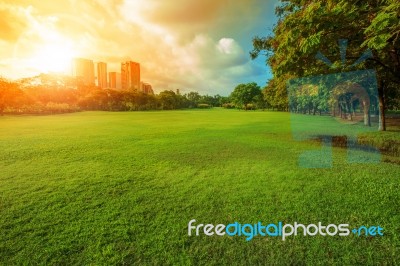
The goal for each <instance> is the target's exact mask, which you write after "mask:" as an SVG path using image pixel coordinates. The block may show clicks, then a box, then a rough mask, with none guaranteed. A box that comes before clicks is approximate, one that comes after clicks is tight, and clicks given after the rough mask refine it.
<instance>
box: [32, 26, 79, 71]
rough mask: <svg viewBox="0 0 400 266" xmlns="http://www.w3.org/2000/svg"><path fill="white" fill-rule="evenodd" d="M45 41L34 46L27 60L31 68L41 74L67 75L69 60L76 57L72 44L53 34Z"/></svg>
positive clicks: (69, 66)
mask: <svg viewBox="0 0 400 266" xmlns="http://www.w3.org/2000/svg"><path fill="white" fill-rule="evenodd" d="M46 39H47V40H45V41H44V42H41V44H38V45H36V47H35V50H34V52H33V54H32V56H31V58H30V60H29V61H30V65H31V68H33V69H36V70H37V71H40V72H41V73H49V72H56V73H64V74H66V73H69V72H70V69H71V59H72V58H73V57H75V55H76V51H75V50H74V48H73V42H72V41H71V40H70V39H68V38H66V37H64V36H62V35H60V34H59V33H53V34H52V35H51V36H47V38H46Z"/></svg>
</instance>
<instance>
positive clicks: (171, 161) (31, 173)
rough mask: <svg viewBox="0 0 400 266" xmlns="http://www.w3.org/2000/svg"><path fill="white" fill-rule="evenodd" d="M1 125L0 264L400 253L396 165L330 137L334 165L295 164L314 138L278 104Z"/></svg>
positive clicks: (384, 257) (394, 256) (394, 258)
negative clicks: (234, 226)
mask: <svg viewBox="0 0 400 266" xmlns="http://www.w3.org/2000/svg"><path fill="white" fill-rule="evenodd" d="M320 119H322V120H323V121H322V122H323V123H328V124H329V123H330V122H329V121H328V119H330V118H328V117H326V118H320ZM324 119H326V121H325V120H324ZM0 128H1V131H0V158H1V160H0V169H1V171H0V232H1V233H0V265H14V264H17V265H19V264H22V265H35V264H48V265H71V264H75V265H83V264H92V265H110V264H111V265H112V264H132V263H138V264H146V265H148V264H150V265H152V264H163V265H168V264H175V265H177V264H193V265H197V264H210V265H221V264H230V265H254V264H263V265H265V264H295V265H299V264H300V265H302V264H321V265H326V264H337V265H348V264H361V265H366V264H395V263H398V262H399V261H400V211H399V206H400V192H399V189H400V180H399V176H400V175H399V173H400V171H399V170H400V167H399V165H398V164H394V163H386V162H382V163H379V164H349V163H347V162H346V159H345V157H346V150H345V149H343V148H334V153H333V158H334V163H333V167H332V168H326V169H303V168H299V167H298V164H297V159H298V157H299V155H300V154H301V153H302V152H304V151H307V150H310V149H317V148H318V147H319V144H318V143H317V142H313V141H304V142H299V141H295V140H293V139H292V134H291V129H290V118H289V114H287V113H277V112H261V111H257V112H255V111H248V112H245V111H237V110H220V109H214V110H195V111H163V112H129V113H111V112H83V113H74V114H65V115H54V116H19V117H10V116H5V117H0ZM383 134H384V133H383ZM387 134H393V132H388V133H387ZM396 134H398V132H397V133H396ZM397 136H398V135H396V137H397ZM191 219H196V220H197V224H198V223H213V224H219V223H223V224H228V223H232V222H235V221H238V222H240V223H256V222H258V221H262V222H264V223H277V222H278V221H282V222H284V223H294V222H296V221H297V222H300V223H304V224H310V223H318V222H322V223H324V224H330V223H334V224H340V223H349V224H350V225H353V226H361V225H367V226H372V225H380V226H382V227H383V228H384V236H381V237H365V236H355V235H353V234H351V235H349V236H347V237H340V236H334V237H323V236H314V237H312V236H306V237H305V236H296V237H293V236H292V237H288V238H287V240H285V241H282V239H281V238H279V237H260V236H256V237H255V238H254V239H253V240H251V241H246V240H245V237H243V236H241V237H229V236H223V237H217V236H211V237H209V236H205V235H201V236H197V237H196V236H191V237H189V236H188V234H187V225H188V222H189V221H190V220H191Z"/></svg>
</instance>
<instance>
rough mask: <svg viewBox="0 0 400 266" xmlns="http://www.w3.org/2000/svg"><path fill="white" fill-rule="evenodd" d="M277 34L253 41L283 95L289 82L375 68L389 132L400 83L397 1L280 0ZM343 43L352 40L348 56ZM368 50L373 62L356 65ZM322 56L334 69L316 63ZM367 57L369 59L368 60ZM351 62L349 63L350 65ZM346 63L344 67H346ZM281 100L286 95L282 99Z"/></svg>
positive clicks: (382, 125) (382, 124)
mask: <svg viewBox="0 0 400 266" xmlns="http://www.w3.org/2000/svg"><path fill="white" fill-rule="evenodd" d="M276 14H277V15H278V17H279V20H278V23H277V24H276V26H275V28H274V31H273V34H272V35H270V36H266V37H255V38H254V39H253V46H254V50H253V51H252V52H251V56H252V58H255V57H257V56H258V55H259V54H260V53H263V52H265V55H267V58H268V61H267V62H268V64H269V65H270V66H271V68H272V71H273V74H274V78H273V80H274V85H275V86H277V87H278V88H280V89H278V90H277V91H278V92H279V91H282V90H283V89H282V88H283V87H285V86H286V81H287V79H285V78H282V77H284V76H285V75H286V76H290V77H304V76H310V75H317V74H330V73H336V72H338V69H339V70H340V71H350V70H357V69H359V70H360V69H370V68H373V69H375V70H376V72H377V76H378V92H379V107H380V114H381V117H380V130H385V120H384V111H385V108H386V106H385V102H386V101H388V99H387V98H388V97H390V96H391V95H393V93H392V92H391V91H390V90H393V89H395V88H396V86H393V85H392V86H389V85H390V84H393V83H396V84H397V86H398V84H399V83H400V80H399V79H400V78H399V77H400V68H399V66H400V23H399V17H400V4H399V3H398V0H382V1H377V0H366V1H359V0H346V1H344V0H340V1H337V0H319V1H306V0H281V4H280V6H279V7H278V8H277V9H276ZM339 39H348V43H346V44H344V43H343V44H344V45H342V47H344V46H347V51H346V52H345V51H344V50H340V49H339V48H338V45H337V41H338V40H339ZM367 48H369V49H370V50H371V51H372V55H371V56H369V57H368V56H365V59H366V60H365V61H363V62H360V64H357V65H354V63H355V62H357V59H358V58H359V57H360V55H362V54H364V52H365V50H366V49H367ZM320 51H321V52H322V53H323V54H324V55H325V56H326V58H329V60H330V61H331V63H332V65H331V67H327V66H326V65H325V64H323V63H321V61H318V60H316V57H315V56H316V55H317V54H318V53H319V52H320ZM365 55H368V54H365ZM346 60H347V61H346ZM343 63H344V64H343ZM281 95H284V94H283V93H281Z"/></svg>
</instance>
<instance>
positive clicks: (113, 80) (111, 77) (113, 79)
mask: <svg viewBox="0 0 400 266" xmlns="http://www.w3.org/2000/svg"><path fill="white" fill-rule="evenodd" d="M108 82H109V83H110V84H109V87H110V89H116V88H117V72H109V73H108Z"/></svg>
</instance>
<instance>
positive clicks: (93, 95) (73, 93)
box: [0, 78, 230, 115]
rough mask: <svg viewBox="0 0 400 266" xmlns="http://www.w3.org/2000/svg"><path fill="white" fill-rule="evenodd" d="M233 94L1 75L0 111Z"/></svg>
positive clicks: (219, 102) (163, 105)
mask: <svg viewBox="0 0 400 266" xmlns="http://www.w3.org/2000/svg"><path fill="white" fill-rule="evenodd" d="M229 104H230V98H229V97H225V96H220V95H218V94H217V95H214V96H210V95H200V94H199V93H198V92H189V93H186V94H180V93H179V92H178V91H177V92H175V91H172V90H165V91H162V92H160V93H159V94H157V95H150V94H144V93H140V92H136V91H130V90H113V89H100V88H98V87H95V86H84V85H78V86H77V87H76V88H74V89H71V88H66V87H65V86H64V87H63V86H48V85H46V86H45V85H35V86H26V85H23V86H22V85H21V84H20V83H18V82H12V81H9V80H6V79H4V78H0V115H2V114H4V113H10V114H51V113H66V112H76V111H96V110H99V111H100V110H101V111H144V110H174V109H185V108H211V107H222V106H224V107H227V105H229Z"/></svg>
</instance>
